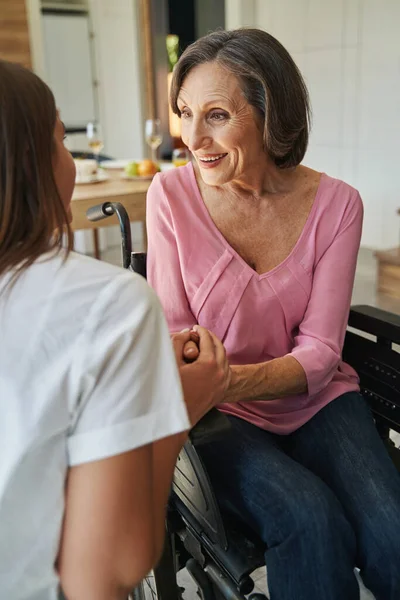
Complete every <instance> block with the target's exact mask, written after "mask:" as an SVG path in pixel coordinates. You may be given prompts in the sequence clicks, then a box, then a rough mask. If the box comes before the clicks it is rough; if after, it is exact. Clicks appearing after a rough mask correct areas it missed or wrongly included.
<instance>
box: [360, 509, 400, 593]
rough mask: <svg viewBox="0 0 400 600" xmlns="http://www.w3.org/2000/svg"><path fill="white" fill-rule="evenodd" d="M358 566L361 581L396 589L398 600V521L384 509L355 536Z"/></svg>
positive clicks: (365, 523)
mask: <svg viewBox="0 0 400 600" xmlns="http://www.w3.org/2000/svg"><path fill="white" fill-rule="evenodd" d="M358 548H359V552H358V558H357V563H358V566H359V567H360V569H361V573H362V575H363V578H364V579H365V580H366V581H368V582H369V580H370V579H371V580H374V579H376V578H378V579H380V580H382V581H385V582H391V585H392V586H393V585H395V586H396V590H397V592H398V594H399V596H396V598H397V597H399V598H400V517H399V514H398V512H396V513H393V514H392V516H390V514H389V512H388V511H385V507H383V508H382V510H381V511H377V513H376V514H375V515H374V516H373V517H372V518H370V519H368V520H366V521H365V522H364V524H363V526H362V529H361V531H360V532H359V535H358Z"/></svg>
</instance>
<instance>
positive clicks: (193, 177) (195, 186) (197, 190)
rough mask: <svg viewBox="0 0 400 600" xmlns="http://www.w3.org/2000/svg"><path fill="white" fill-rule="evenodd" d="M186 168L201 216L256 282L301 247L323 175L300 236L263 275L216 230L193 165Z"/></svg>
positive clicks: (278, 268) (272, 271)
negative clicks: (202, 215)
mask: <svg viewBox="0 0 400 600" xmlns="http://www.w3.org/2000/svg"><path fill="white" fill-rule="evenodd" d="M188 167H189V176H190V179H191V183H192V187H193V190H194V192H195V196H196V199H197V201H198V202H199V204H200V206H201V210H202V212H203V214H204V216H205V218H206V220H207V222H208V224H209V226H210V228H211V229H212V230H213V232H214V233H215V235H217V236H218V238H219V239H220V240H221V242H222V244H223V245H224V246H225V248H226V249H227V250H228V251H229V252H231V254H232V255H233V256H234V257H235V258H236V259H237V260H238V261H239V262H241V263H242V264H243V265H244V267H245V268H247V269H249V270H250V271H251V272H252V274H253V276H254V277H256V278H257V279H258V280H261V279H265V278H267V277H269V276H271V275H273V274H274V273H276V272H277V271H279V270H280V269H282V268H283V267H284V266H285V265H286V264H287V263H288V261H289V260H290V259H291V258H292V256H293V255H294V254H295V253H296V252H297V250H298V248H299V246H300V245H301V243H302V241H303V239H304V237H305V236H306V234H307V232H308V229H309V228H310V226H311V223H312V222H313V220H314V215H315V212H316V210H317V207H318V203H319V197H320V195H321V190H322V188H323V181H324V180H325V173H321V176H320V179H319V182H318V187H317V191H316V193H315V197H314V200H313V203H312V206H311V208H310V212H309V213H308V216H307V219H306V222H305V223H304V226H303V229H302V230H301V233H300V235H299V237H298V239H297V241H296V243H295V245H294V246H293V248H292V249H291V251H290V252H289V254H288V255H287V256H286V258H284V259H283V260H282V261H281V262H280V263H279V264H277V265H276V266H275V267H273V268H272V269H270V270H269V271H266V272H265V273H258V272H257V271H256V270H255V269H253V268H252V267H251V266H250V265H249V264H248V263H247V262H246V261H245V260H244V258H242V256H240V254H239V253H238V252H237V251H236V250H235V249H234V248H233V247H232V246H231V245H230V243H229V242H228V240H227V239H226V238H225V237H224V236H223V235H222V233H221V232H220V230H219V229H218V227H217V226H216V224H215V223H214V221H213V220H212V218H211V215H210V213H209V211H208V208H207V206H206V205H205V202H204V200H203V197H202V195H201V192H200V188H199V185H198V183H197V179H196V174H195V172H194V167H193V164H192V163H189V165H188Z"/></svg>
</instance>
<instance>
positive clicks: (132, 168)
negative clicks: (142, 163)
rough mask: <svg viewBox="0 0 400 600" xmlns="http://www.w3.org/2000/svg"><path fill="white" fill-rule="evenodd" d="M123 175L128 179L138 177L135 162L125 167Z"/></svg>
mask: <svg viewBox="0 0 400 600" xmlns="http://www.w3.org/2000/svg"><path fill="white" fill-rule="evenodd" d="M125 173H126V174H127V175H128V176H129V177H137V176H138V163H137V162H130V163H128V164H127V165H126V167H125Z"/></svg>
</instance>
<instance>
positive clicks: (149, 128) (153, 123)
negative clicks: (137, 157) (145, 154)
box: [145, 119, 163, 162]
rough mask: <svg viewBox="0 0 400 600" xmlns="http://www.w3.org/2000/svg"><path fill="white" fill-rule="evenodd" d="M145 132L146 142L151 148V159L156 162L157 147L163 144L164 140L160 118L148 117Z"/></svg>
mask: <svg viewBox="0 0 400 600" xmlns="http://www.w3.org/2000/svg"><path fill="white" fill-rule="evenodd" d="M145 133H146V142H147V143H148V145H149V146H150V148H151V159H152V161H153V162H156V160H157V148H158V147H159V146H161V143H162V141H163V136H162V133H161V121H160V119H147V121H146V129H145Z"/></svg>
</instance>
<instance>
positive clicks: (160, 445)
mask: <svg viewBox="0 0 400 600" xmlns="http://www.w3.org/2000/svg"><path fill="white" fill-rule="evenodd" d="M186 439H187V433H180V434H177V435H174V436H171V437H168V438H165V439H163V440H160V441H159V442H155V443H154V444H153V515H154V531H155V538H156V539H155V546H156V552H155V553H156V556H157V560H158V559H159V558H160V556H161V553H162V549H163V546H164V536H165V515H166V507H167V504H168V497H169V494H170V491H171V482H172V478H173V473H174V469H175V464H176V461H177V458H178V454H179V452H180V450H181V448H182V446H183V445H184V443H185V442H186Z"/></svg>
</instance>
